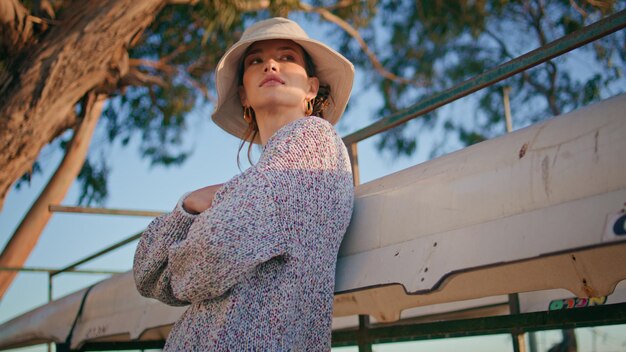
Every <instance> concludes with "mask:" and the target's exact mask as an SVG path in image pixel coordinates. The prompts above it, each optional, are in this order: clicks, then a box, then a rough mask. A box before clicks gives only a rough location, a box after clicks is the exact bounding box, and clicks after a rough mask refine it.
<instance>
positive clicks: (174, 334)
mask: <svg viewBox="0 0 626 352" xmlns="http://www.w3.org/2000/svg"><path fill="white" fill-rule="evenodd" d="M353 197H354V188H353V184H352V173H351V169H350V162H349V159H348V156H347V152H346V149H345V146H344V144H343V142H342V141H341V139H340V138H339V137H338V136H337V134H336V132H335V130H334V128H333V127H332V125H331V124H330V123H328V122H327V121H325V120H323V119H320V118H318V117H305V118H302V119H299V120H296V121H293V122H291V123H289V124H287V125H285V126H283V127H282V128H281V129H280V130H278V131H277V132H276V133H275V134H274V135H273V136H272V137H271V138H270V139H269V141H268V142H267V144H266V145H265V148H264V150H263V153H262V155H261V157H260V160H259V161H258V163H257V164H256V165H254V166H252V167H250V168H249V169H247V170H246V171H244V172H243V173H242V174H240V175H237V176H235V177H234V178H232V179H231V180H230V181H228V182H227V183H225V184H224V186H223V187H222V188H220V189H219V191H218V192H217V193H216V194H215V198H214V200H213V203H212V206H211V207H210V208H209V209H207V210H205V211H204V212H202V213H200V214H198V215H191V214H189V213H187V212H185V210H183V209H182V200H183V199H184V196H183V198H181V201H179V202H178V204H177V205H176V207H175V208H174V210H173V211H172V212H171V213H169V214H166V215H163V216H160V217H157V218H156V219H154V220H153V221H152V222H151V223H150V225H149V226H148V228H147V229H146V230H145V232H144V233H143V235H142V236H141V240H140V242H139V245H138V247H137V250H136V253H135V259H134V265H133V270H134V275H135V282H136V285H137V288H138V290H139V292H140V293H141V294H142V295H144V296H147V297H152V298H156V299H158V300H160V301H162V302H165V303H167V304H170V305H187V304H190V305H191V306H190V307H189V308H188V309H187V310H186V311H185V313H184V314H183V315H182V316H181V318H180V319H179V320H178V321H177V322H176V324H175V325H174V327H173V329H172V331H171V332H170V335H169V337H168V338H167V342H166V345H165V350H168V351H174V350H176V351H182V350H184V351H328V350H330V337H331V322H332V308H333V293H334V283H335V279H334V278H335V265H336V261H337V253H338V250H339V244H340V242H341V240H342V238H343V235H344V233H345V231H346V229H347V227H348V223H349V222H350V217H351V215H352V205H353Z"/></svg>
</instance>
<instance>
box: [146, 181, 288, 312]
mask: <svg viewBox="0 0 626 352" xmlns="http://www.w3.org/2000/svg"><path fill="white" fill-rule="evenodd" d="M258 176H261V175H258ZM229 193H230V194H229V195H227V196H225V197H223V198H222V199H221V200H220V202H218V203H216V204H214V205H213V207H211V208H210V209H209V210H208V211H205V212H203V213H201V214H199V215H198V216H197V218H196V219H195V221H194V222H193V224H192V225H191V226H190V227H189V229H188V231H187V234H186V236H185V237H184V238H182V237H181V238H179V240H168V238H170V237H169V236H167V235H166V234H164V233H163V231H160V233H157V232H153V233H151V234H148V236H147V237H149V238H148V239H147V241H146V242H148V241H151V242H152V241H154V242H157V243H160V244H159V247H160V246H163V247H165V246H167V250H166V253H165V256H164V257H163V258H162V260H161V262H160V263H159V264H160V265H161V267H162V269H160V270H155V274H157V275H158V277H153V278H151V279H150V281H151V282H153V283H160V287H158V289H159V290H160V292H161V296H160V297H155V298H158V299H160V300H162V301H164V302H165V300H163V299H162V298H163V294H165V295H166V296H167V297H166V298H167V300H168V301H169V302H171V301H175V302H197V301H203V300H208V299H212V298H216V297H218V296H221V295H223V294H224V293H225V292H227V291H228V290H229V289H230V288H232V287H233V286H234V285H236V284H237V283H239V282H241V281H243V280H245V279H246V277H247V276H249V275H252V274H254V271H255V270H256V267H257V266H258V265H260V264H262V263H264V262H266V261H268V260H270V259H272V258H274V257H277V256H281V255H284V254H285V253H286V246H287V243H288V240H287V238H286V235H285V234H284V232H283V231H280V229H279V228H280V224H281V222H280V217H279V212H278V211H277V207H276V204H275V202H274V198H273V196H272V190H271V187H270V185H269V183H268V182H267V181H266V180H265V179H264V177H262V176H261V177H259V178H256V179H255V180H254V182H239V183H238V184H237V185H236V187H234V189H233V190H231V192H229ZM172 237H174V236H172Z"/></svg>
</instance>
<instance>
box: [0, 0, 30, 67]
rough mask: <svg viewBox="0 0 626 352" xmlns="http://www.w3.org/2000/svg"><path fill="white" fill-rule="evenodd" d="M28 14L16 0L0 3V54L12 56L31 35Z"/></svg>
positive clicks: (5, 0)
mask: <svg viewBox="0 0 626 352" xmlns="http://www.w3.org/2000/svg"><path fill="white" fill-rule="evenodd" d="M29 17H30V13H29V11H28V9H27V8H26V7H24V5H22V4H21V3H20V2H19V1H18V0H2V1H0V33H2V34H1V35H0V53H2V52H6V53H7V54H8V57H11V56H14V55H15V54H17V53H19V52H20V50H21V49H22V48H23V47H24V46H26V44H27V43H28V41H29V40H30V38H31V37H32V35H33V24H32V22H31V21H30V20H29Z"/></svg>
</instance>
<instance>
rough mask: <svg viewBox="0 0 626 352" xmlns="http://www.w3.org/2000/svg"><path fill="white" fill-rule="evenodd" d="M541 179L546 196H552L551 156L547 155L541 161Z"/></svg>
mask: <svg viewBox="0 0 626 352" xmlns="http://www.w3.org/2000/svg"><path fill="white" fill-rule="evenodd" d="M541 179H542V180H543V189H544V191H545V192H546V196H547V197H548V198H550V158H548V156H547V155H546V156H545V157H544V158H543V160H542V161H541Z"/></svg>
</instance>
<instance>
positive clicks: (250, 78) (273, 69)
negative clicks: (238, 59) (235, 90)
mask: <svg viewBox="0 0 626 352" xmlns="http://www.w3.org/2000/svg"><path fill="white" fill-rule="evenodd" d="M318 88H319V81H318V80H317V78H316V77H308V76H307V73H306V70H305V61H304V52H303V50H302V48H301V47H300V46H299V45H298V44H296V43H294V42H293V41H291V40H284V39H273V40H264V41H260V42H255V43H254V44H252V45H251V46H250V47H249V48H248V51H247V53H246V55H245V57H244V58H243V87H240V89H239V96H240V98H241V103H242V105H243V106H252V108H253V109H255V111H259V109H263V108H269V109H276V108H281V107H282V108H287V109H292V108H297V107H301V108H302V111H303V112H304V109H305V105H306V104H305V101H306V100H311V99H313V98H315V96H316V95H317V90H318Z"/></svg>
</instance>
